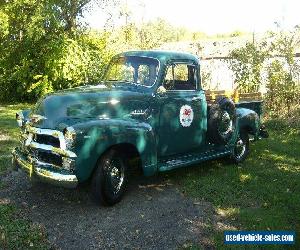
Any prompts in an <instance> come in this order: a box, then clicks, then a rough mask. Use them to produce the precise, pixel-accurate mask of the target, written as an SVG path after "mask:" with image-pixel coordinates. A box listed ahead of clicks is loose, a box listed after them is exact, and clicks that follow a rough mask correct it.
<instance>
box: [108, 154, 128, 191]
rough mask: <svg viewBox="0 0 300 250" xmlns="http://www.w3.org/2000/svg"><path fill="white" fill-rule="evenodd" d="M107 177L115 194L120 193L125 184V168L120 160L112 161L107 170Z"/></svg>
mask: <svg viewBox="0 0 300 250" xmlns="http://www.w3.org/2000/svg"><path fill="white" fill-rule="evenodd" d="M107 175H108V178H109V181H110V184H111V188H112V191H113V193H114V194H116V193H118V192H119V191H120V189H121V187H122V184H123V182H124V167H123V166H122V164H121V163H120V161H119V160H112V161H111V162H110V163H109V167H108V169H107Z"/></svg>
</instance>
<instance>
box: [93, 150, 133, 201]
mask: <svg viewBox="0 0 300 250" xmlns="http://www.w3.org/2000/svg"><path fill="white" fill-rule="evenodd" d="M127 166H128V164H127V159H126V157H124V156H123V155H122V154H121V153H119V152H118V151H116V150H114V149H111V150H109V151H108V152H107V153H105V154H104V155H103V156H102V157H101V159H100V160H99V161H98V163H97V169H96V171H95V173H94V176H93V178H92V194H93V197H94V198H95V199H96V201H98V202H100V203H101V204H102V205H107V206H112V205H114V204H116V203H118V202H119V201H120V200H121V199H122V197H123V195H124V193H125V190H126V186H127V182H128V169H127Z"/></svg>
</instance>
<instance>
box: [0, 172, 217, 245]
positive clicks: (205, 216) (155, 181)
mask: <svg viewBox="0 0 300 250" xmlns="http://www.w3.org/2000/svg"><path fill="white" fill-rule="evenodd" d="M2 182H3V183H4V188H2V189H1V190H0V199H1V200H6V201H8V200H9V201H10V202H12V203H15V204H17V206H19V207H21V208H22V213H23V214H24V216H26V217H29V218H30V219H31V220H32V221H33V222H34V223H39V224H41V225H42V226H44V227H45V228H46V231H47V235H48V238H49V241H50V242H51V244H52V245H53V248H55V249H99V248H102V249H103V248H104V249H108V248H109V249H178V248H182V247H184V246H189V245H192V244H193V245H200V246H202V247H203V248H204V249H214V247H213V243H212V242H211V240H210V236H211V225H212V224H214V223H213V220H215V218H214V217H215V215H214V213H213V208H212V206H211V205H210V204H208V203H205V202H199V201H198V202H195V201H193V200H192V199H189V198H186V197H185V196H184V195H182V194H181V193H180V192H179V191H178V189H177V188H176V186H175V185H174V184H173V183H171V181H170V180H168V178H167V177H166V176H156V177H153V178H144V177H139V178H137V177H135V178H134V179H133V180H132V181H131V184H130V186H129V190H128V192H127V194H126V196H125V197H124V199H123V201H121V203H119V204H117V205H115V206H114V207H101V206H98V205H97V204H95V203H94V202H93V201H92V200H91V199H90V194H89V188H88V187H80V188H77V189H75V190H67V189H63V188H57V187H53V186H49V185H46V184H40V183H31V182H30V181H29V180H28V177H27V176H26V175H25V174H24V173H23V172H21V171H13V172H11V173H9V174H8V175H7V176H5V177H2Z"/></svg>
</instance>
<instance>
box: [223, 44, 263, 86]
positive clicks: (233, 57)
mask: <svg viewBox="0 0 300 250" xmlns="http://www.w3.org/2000/svg"><path fill="white" fill-rule="evenodd" d="M268 55H269V48H268V46H267V43H266V42H261V43H259V44H255V43H249V42H247V43H246V45H245V46H244V47H241V48H237V49H234V50H232V51H231V52H230V54H229V57H230V59H229V60H228V62H229V68H230V69H231V70H232V71H233V73H234V77H235V83H236V85H237V88H239V89H240V91H242V92H257V91H258V90H259V87H260V84H261V73H262V70H263V64H264V61H265V59H266V58H267V57H268Z"/></svg>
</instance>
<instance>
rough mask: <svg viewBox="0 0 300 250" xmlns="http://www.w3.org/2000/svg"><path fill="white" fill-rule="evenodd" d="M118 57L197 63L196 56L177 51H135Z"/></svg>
mask: <svg viewBox="0 0 300 250" xmlns="http://www.w3.org/2000/svg"><path fill="white" fill-rule="evenodd" d="M119 56H144V57H152V58H156V59H158V60H159V61H168V60H190V61H194V62H195V63H198V62H199V60H198V58H197V57H196V56H194V55H192V54H189V53H184V52H178V51H161V50H137V51H128V52H124V53H121V54H119Z"/></svg>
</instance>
